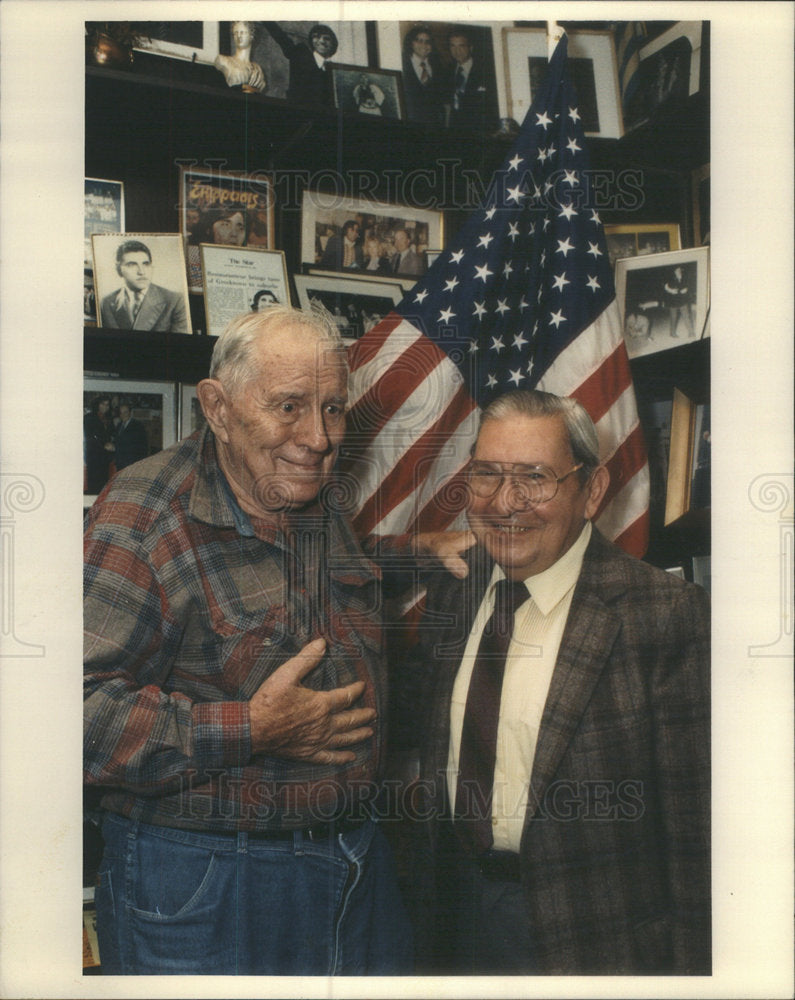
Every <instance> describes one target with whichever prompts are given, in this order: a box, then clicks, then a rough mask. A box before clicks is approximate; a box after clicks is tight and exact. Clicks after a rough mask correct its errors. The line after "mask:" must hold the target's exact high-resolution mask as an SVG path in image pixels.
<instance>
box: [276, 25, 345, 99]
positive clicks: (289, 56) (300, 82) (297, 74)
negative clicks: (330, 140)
mask: <svg viewBox="0 0 795 1000" xmlns="http://www.w3.org/2000/svg"><path fill="white" fill-rule="evenodd" d="M263 25H264V26H265V28H266V29H267V31H268V33H269V34H270V36H271V38H272V39H273V40H274V42H276V44H277V45H278V46H279V48H280V49H281V50H282V54H283V55H284V57H285V59H286V60H287V61H288V63H289V64H290V82H289V85H288V87H287V100H288V101H295V103H296V104H306V105H309V106H312V107H315V106H317V105H320V106H321V107H322V106H323V105H326V106H329V107H330V106H333V104H334V99H333V91H332V87H331V73H330V72H329V70H328V68H327V66H326V62H327V61H328V60H329V59H331V57H332V56H333V55H334V53H335V52H336V51H337V49H338V48H339V42H338V40H337V36H336V35H335V34H334V32H333V31H332V30H331V28H329V26H328V25H327V24H315V25H313V26H312V27H311V28H310V29H309V47H308V48H307V46H306V45H304V43H303V42H296V41H293V39H292V38H291V37H290V36H289V35H288V34H287V32H286V31H285V30H284V29H283V28H282V27H281V25H280V24H279V23H278V22H277V21H263Z"/></svg>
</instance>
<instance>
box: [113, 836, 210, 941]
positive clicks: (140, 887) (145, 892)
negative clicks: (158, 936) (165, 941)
mask: <svg viewBox="0 0 795 1000" xmlns="http://www.w3.org/2000/svg"><path fill="white" fill-rule="evenodd" d="M131 852H132V854H131V857H130V859H129V868H128V871H129V873H130V875H131V876H132V877H131V880H130V883H129V884H130V887H131V889H132V892H131V898H130V899H129V900H128V903H129V904H130V907H131V909H132V911H133V912H134V913H135V914H136V915H137V916H138V917H141V918H142V919H145V920H153V921H156V922H158V923H160V922H164V921H168V920H178V919H181V918H183V917H186V916H189V915H190V914H191V913H195V912H197V911H200V910H202V909H206V908H208V907H210V906H212V905H213V903H214V899H213V898H212V897H213V896H214V895H215V893H216V891H217V890H215V889H214V876H217V874H218V871H217V869H218V867H219V862H218V860H217V858H216V854H215V852H214V851H212V850H207V849H205V848H202V847H197V846H194V845H191V844H185V843H179V842H174V843H172V842H171V841H170V840H169V839H168V838H166V837H159V836H156V835H155V836H152V835H150V834H146V833H141V832H140V831H139V834H138V836H137V837H136V839H135V842H134V845H133V846H131Z"/></svg>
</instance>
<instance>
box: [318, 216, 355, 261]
mask: <svg viewBox="0 0 795 1000" xmlns="http://www.w3.org/2000/svg"><path fill="white" fill-rule="evenodd" d="M360 232H361V229H360V226H359V223H358V222H357V221H356V220H355V219H347V220H346V221H345V223H344V224H343V227H342V232H341V233H334V234H333V235H332V236H329V238H328V241H327V242H326V249H325V250H324V251H323V255H322V257H321V258H320V261H319V264H318V266H319V267H323V268H327V269H328V270H330V271H349V270H357V269H359V268H361V266H362V260H363V254H362V246H361V243H360V242H359V234H360Z"/></svg>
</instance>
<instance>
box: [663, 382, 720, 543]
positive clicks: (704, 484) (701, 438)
mask: <svg viewBox="0 0 795 1000" xmlns="http://www.w3.org/2000/svg"><path fill="white" fill-rule="evenodd" d="M711 446H712V443H711V433H710V417H709V403H708V402H700V403H699V402H696V401H695V400H694V399H691V398H690V397H689V396H687V395H685V393H683V392H682V391H681V390H679V389H676V388H675V389H674V395H673V409H672V415H671V451H670V457H669V460H668V488H667V492H666V498H665V524H666V525H669V524H672V523H673V522H674V521H676V520H678V519H679V518H680V517H682V515H683V514H686V513H687V512H688V511H690V510H705V509H707V508H708V507H709V506H710V471H711V463H710V449H711Z"/></svg>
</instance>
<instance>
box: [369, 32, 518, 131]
mask: <svg viewBox="0 0 795 1000" xmlns="http://www.w3.org/2000/svg"><path fill="white" fill-rule="evenodd" d="M509 24H511V22H510V21H506V22H502V21H500V22H488V23H485V22H480V23H478V22H476V21H474V22H473V21H467V22H466V23H463V22H462V23H457V22H454V21H379V22H378V23H377V25H376V29H377V37H378V63H379V66H381V67H382V68H384V69H386V68H389V69H396V70H400V71H401V72H402V74H403V91H404V95H405V99H406V117H407V120H408V121H410V122H417V123H420V124H425V125H430V126H434V127H437V128H438V127H441V126H446V125H450V126H452V127H455V128H469V129H477V130H480V131H493V130H495V129H496V128H497V127H498V125H499V118H500V115H501V114H502V109H503V108H504V107H505V99H504V86H503V81H502V78H501V75H500V74H499V67H501V66H502V63H503V59H502V35H501V33H500V30H499V29H501V28H502V27H503V26H507V25H509ZM470 60H471V62H470ZM459 64H461V65H462V71H463V72H464V74H465V80H464V81H463V82H462V81H458V82H457V81H456V70H457V67H458V66H459ZM456 91H458V93H457V94H456Z"/></svg>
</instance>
